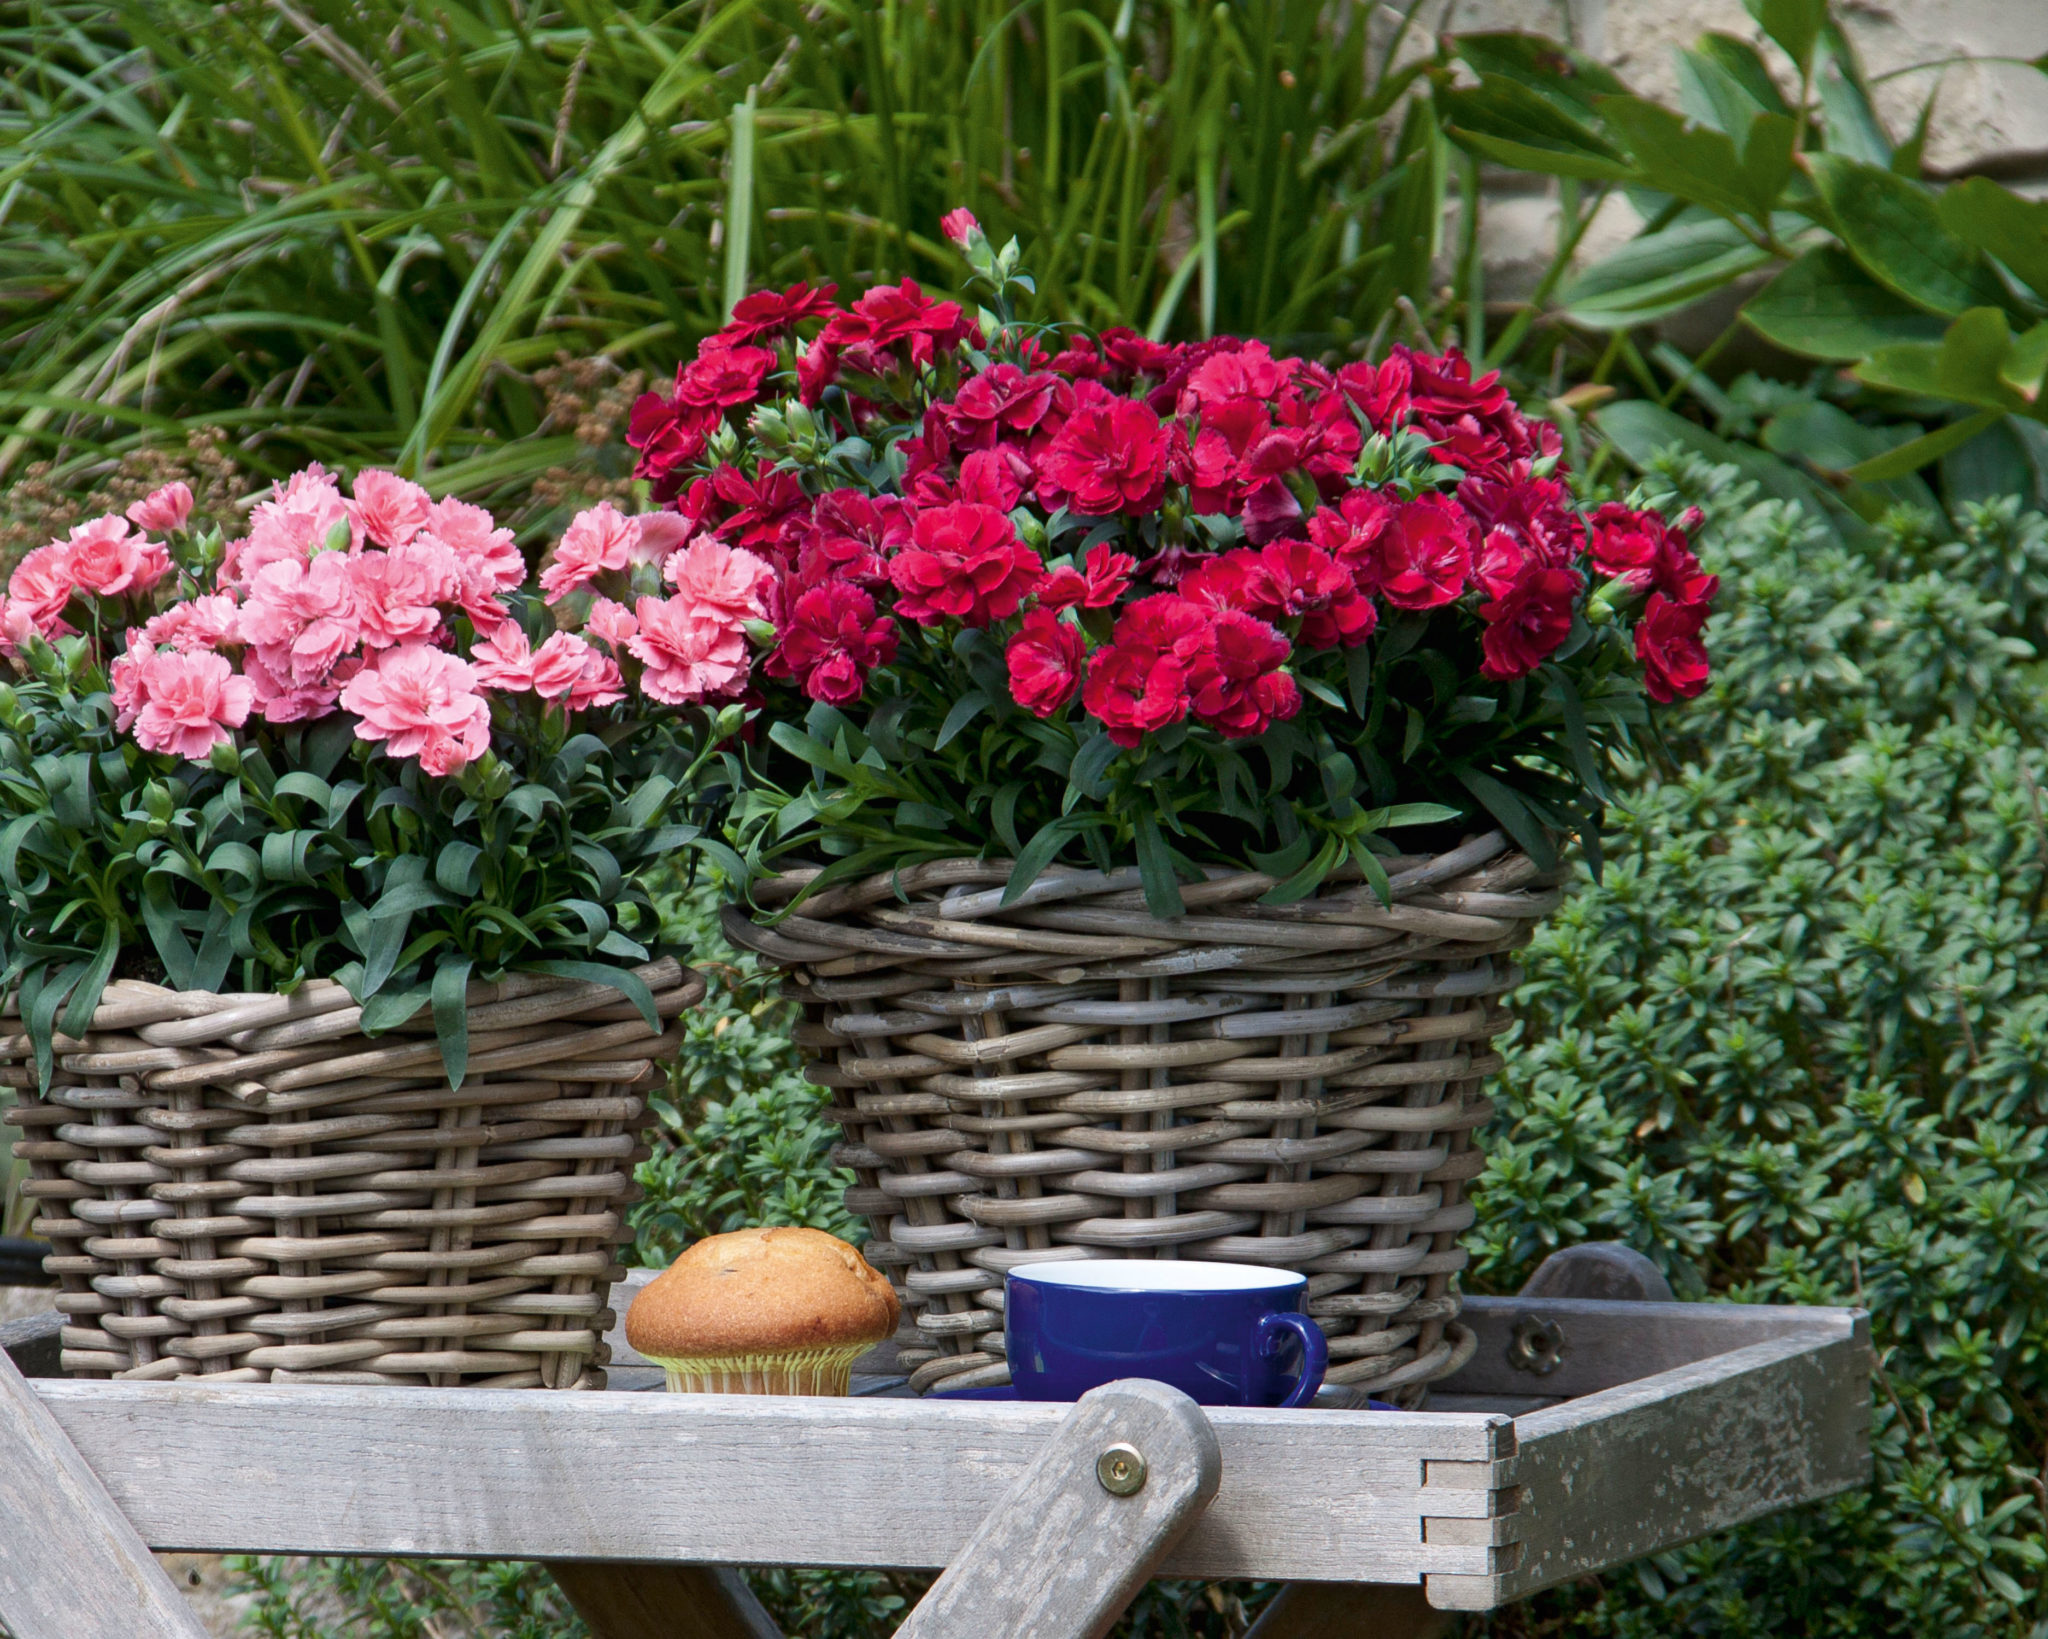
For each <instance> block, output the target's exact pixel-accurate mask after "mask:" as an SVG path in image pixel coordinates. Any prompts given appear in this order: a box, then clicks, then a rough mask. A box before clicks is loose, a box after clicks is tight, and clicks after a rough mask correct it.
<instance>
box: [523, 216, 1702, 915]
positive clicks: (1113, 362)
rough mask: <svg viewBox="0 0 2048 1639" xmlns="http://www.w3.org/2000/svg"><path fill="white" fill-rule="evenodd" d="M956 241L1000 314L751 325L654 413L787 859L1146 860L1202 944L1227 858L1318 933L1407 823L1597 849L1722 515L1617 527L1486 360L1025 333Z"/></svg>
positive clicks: (990, 251)
mask: <svg viewBox="0 0 2048 1639" xmlns="http://www.w3.org/2000/svg"><path fill="white" fill-rule="evenodd" d="M946 228H947V232H948V236H949V237H951V238H952V239H953V240H954V242H955V243H956V244H957V245H958V246H959V247H960V249H961V250H962V251H963V252H964V254H965V255H966V257H967V259H968V261H969V263H970V265H971V266H972V268H973V269H974V272H975V275H976V287H977V288H978V289H979V290H980V291H981V292H982V293H983V295H984V297H985V301H986V305H985V306H982V307H980V308H979V310H978V311H975V310H970V309H969V308H968V307H965V306H963V305H962V304H960V303H958V302H954V301H941V300H935V299H932V298H930V297H928V296H926V295H925V294H924V293H923V292H922V291H921V290H920V289H919V288H918V286H917V285H916V284H915V283H913V282H911V281H910V280H907V279H906V280H904V281H903V282H902V283H901V284H900V285H897V286H893V287H891V286H882V287H878V288H876V289H873V290H870V291H868V292H867V293H866V294H864V295H862V296H860V297H859V298H858V299H857V300H854V301H852V302H851V303H850V304H845V305H842V304H840V303H839V302H838V301H837V300H836V291H835V290H834V289H833V288H831V287H827V288H824V289H814V288H811V287H808V286H805V285H801V284H799V285H794V286H791V287H790V288H789V289H787V290H784V291H782V292H780V293H763V294H759V295H754V296H750V297H748V298H746V299H745V300H744V301H742V302H741V303H739V305H738V307H737V308H736V309H735V311H734V313H733V316H732V319H731V321H730V323H729V324H728V325H727V326H726V327H725V328H724V329H723V330H722V331H720V332H719V333H718V334H716V335H714V336H712V337H711V338H710V339H708V340H707V341H706V342H704V343H703V345H702V346H701V347H700V348H699V349H698V351H697V354H696V356H695V358H694V359H692V360H690V361H688V362H686V363H685V364H683V365H682V366H681V367H680V368H679V369H678V370H677V373H676V378H675V384H674V387H673V390H672V391H669V392H666V393H657V394H649V395H647V396H646V397H644V398H643V399H641V401H640V402H639V404H638V405H637V406H636V407H635V410H634V413H633V417H632V423H631V429H630V433H629V441H630V442H631V443H632V444H633V445H634V446H635V447H636V448H637V449H638V450H639V452H640V464H639V467H638V469H637V470H638V473H639V475H640V476H642V477H644V478H646V479H647V480H648V481H649V482H650V483H651V484H652V486H653V490H654V494H655V496H656V497H657V499H659V500H661V501H662V502H664V503H665V504H666V506H667V507H668V508H669V509H670V512H671V514H672V515H673V516H674V517H675V518H676V519H677V520H678V523H677V525H676V530H677V535H678V538H679V539H683V540H687V541H688V542H689V543H690V544H689V546H688V547H687V548H686V551H687V553H689V554H692V555H695V556H696V557H699V558H701V560H702V563H703V565H704V567H703V570H702V572H701V575H700V576H699V578H698V579H697V580H696V581H695V582H693V584H694V585H695V586H696V587H697V588H698V590H697V592H696V594H695V595H696V596H698V597H699V598H700V599H702V600H703V602H704V606H705V609H706V611H709V613H708V614H707V615H706V616H705V617H704V618H708V619H712V620H713V621H714V623H715V621H717V620H724V621H726V622H727V628H726V629H728V630H729V629H730V623H731V620H732V618H733V617H735V616H737V615H738V614H739V613H740V612H741V611H742V606H743V605H746V606H747V607H748V608H749V609H751V608H753V607H754V606H753V605H751V604H748V602H747V597H746V596H744V595H742V592H741V588H742V587H745V588H749V589H751V588H755V587H758V588H760V589H761V593H760V600H759V611H760V614H761V616H762V617H763V618H761V619H758V620H756V621H755V622H754V623H753V624H752V625H750V626H749V627H748V630H749V632H750V634H751V636H752V640H753V642H754V644H755V645H756V650H755V652H756V654H757V655H758V658H759V662H760V663H759V664H758V666H752V667H750V666H748V665H745V664H740V665H737V666H733V667H730V668H725V667H719V666H713V667H709V668H699V669H696V670H692V669H690V666H689V663H688V662H686V661H684V660H681V659H679V660H678V661H677V666H678V668H679V669H678V672H677V675H678V676H684V677H687V679H688V682H687V684H686V685H685V689H686V692H688V693H690V694H693V695H694V697H696V698H701V699H705V700H722V699H744V700H746V701H748V702H750V703H752V704H754V705H756V706H758V708H759V711H760V716H761V718H762V719H764V720H765V721H763V722H762V723H760V724H757V728H764V729H765V731H766V732H765V733H758V732H757V733H756V734H754V735H752V736H750V738H749V742H748V744H747V746H746V748H745V749H744V751H736V752H734V753H733V754H731V755H730V756H728V758H727V761H726V766H727V775H726V779H727V783H728V785H729V787H730V795H731V798H732V809H731V817H730V822H729V826H728V835H729V836H730V837H731V839H732V840H733V841H734V842H735V843H736V845H737V846H738V847H739V848H740V850H741V851H742V852H743V853H744V854H745V855H746V856H747V858H746V862H747V864H748V865H749V866H750V867H752V868H755V869H760V868H765V867H766V866H767V865H768V863H769V862H770V861H771V860H772V859H773V858H775V857H776V856H778V855H780V854H784V853H786V852H789V851H792V850H802V851H805V852H809V853H813V854H815V853H818V852H823V853H824V854H826V855H828V856H836V864H835V867H834V869H833V872H832V875H834V876H837V875H843V874H848V873H853V872H867V871H872V870H874V869H877V868H882V867H886V866H889V865H892V864H900V863H905V862H908V861H911V860H915V859H923V858H932V857H938V856H941V855H947V854H959V853H963V852H981V853H998V852H1000V853H1003V854H1007V855H1009V856H1012V857H1014V858H1015V859H1016V861H1017V862H1018V863H1017V868H1016V869H1017V874H1016V876H1015V878H1014V880H1013V887H1015V888H1021V886H1022V885H1023V883H1024V882H1026V881H1028V880H1029V879H1030V877H1031V876H1033V875H1035V874H1036V873H1037V872H1038V871H1040V870H1042V869H1043V868H1044V867H1045V866H1046V865H1047V864H1048V863H1050V862H1051V861H1052V860H1053V859H1055V858H1057V857H1059V856H1060V855H1061V854H1063V853H1067V854H1071V855H1073V856H1076V857H1079V856H1086V857H1088V858H1089V859H1091V860H1093V861H1094V862H1096V863H1098V864H1100V865H1104V866H1107V865H1109V864H1110V863H1112V862H1115V861H1120V860H1125V859H1128V858H1129V857H1130V856H1131V854H1132V853H1135V855H1136V857H1137V859H1138V861H1139V863H1140V865H1141V866H1142V867H1143V868H1144V872H1145V879H1146V885H1147V895H1148V899H1149V902H1150V903H1151V904H1152V906H1153V908H1154V909H1155V910H1156V911H1160V912H1162V913H1170V912H1171V911H1173V910H1174V909H1175V908H1176V906H1177V904H1178V894H1177V889H1176V888H1175V881H1176V879H1177V878H1178V879H1187V878H1189V877H1191V876H1193V875H1195V874H1196V873H1197V872H1198V870H1199V868H1200V867H1201V866H1202V865H1205V864H1223V865H1234V866H1237V867H1239V868H1242V867H1243V866H1245V865H1246V864H1247V863H1249V864H1252V865H1255V866H1257V867H1258V868H1260V869H1264V870H1267V871H1270V872H1272V873H1273V874H1274V875H1275V876H1276V877H1278V878H1282V879H1284V880H1283V881H1282V882H1281V883H1280V885H1279V886H1278V887H1276V889H1275V897H1277V898H1283V899H1284V898H1287V897H1294V896H1298V895H1301V894H1305V893H1308V892H1311V891H1313V890H1314V889H1315V887H1316V886H1317V885H1318V884H1319V883H1320V882H1322V881H1323V880H1324V879H1325V878H1326V877H1328V876H1329V874H1330V873H1331V872H1332V871H1333V870H1338V869H1340V868H1341V869H1343V870H1345V871H1347V872H1354V871H1355V872H1356V873H1359V874H1363V875H1364V876H1365V877H1367V878H1368V879H1370V880H1374V881H1378V880H1379V872H1378V867H1377V864H1376V861H1375V858H1374V853H1375V850H1376V849H1385V846H1386V845H1385V844H1384V843H1383V842H1381V841H1380V838H1379V833H1380V832H1381V831H1382V830H1383V829H1385V828H1388V827H1392V826H1400V825H1410V826H1413V825H1430V824H1434V825H1438V826H1444V827H1448V826H1450V825H1452V824H1453V822H1468V821H1478V822H1481V823H1498V824H1499V825H1501V826H1502V827H1504V828H1505V829H1506V830H1507V831H1508V832H1509V833H1511V834H1512V835H1513V836H1514V837H1515V838H1516V839H1517V840H1518V841H1520V842H1521V843H1522V845H1523V846H1525V847H1527V848H1529V849H1530V850H1531V851H1532V852H1535V853H1537V854H1538V855H1539V856H1544V855H1547V854H1548V853H1549V852H1550V849H1551V845H1552V843H1553V841H1554V840H1555V839H1556V838H1557V837H1559V836H1561V835H1563V834H1566V833H1570V832H1577V833H1578V834H1579V835H1580V836H1581V837H1582V838H1584V839H1586V840H1587V841H1588V842H1589V843H1591V844H1593V845H1594V846H1595V847H1597V827H1598V818H1599V807H1600V804H1601V801H1602V799H1603V796H1604V786H1603V780H1604V775H1605V771H1606V768H1607V766H1608V764H1609V761H1610V759H1611V758H1612V757H1613V756H1614V755H1615V754H1616V753H1617V752H1619V751H1622V750H1624V749H1625V748H1626V746H1627V745H1628V743H1629V740H1630V738H1631V736H1632V735H1633V734H1635V733H1637V732H1639V731H1640V730H1641V729H1642V728H1643V726H1644V725H1645V724H1646V723H1647V721H1648V709H1647V707H1646V705H1645V702H1644V699H1643V696H1644V695H1646V694H1647V696H1648V697H1649V699H1650V700H1652V701H1658V702H1669V701H1672V700H1676V699H1680V698H1683V697H1686V696H1691V695H1695V694H1698V693H1699V692H1700V691H1701V690H1702V689H1703V688H1704V687H1705V685H1706V682H1707V677H1708V661H1707V653H1706V649H1705V647H1704V645H1703V642H1702V629H1703V627H1704V626H1705V623H1706V620H1707V614H1708V608H1709V605H1710V603H1711V601H1712V599H1713V597H1714V594H1715V591H1716V588H1717V582H1716V580H1715V578H1714V577H1713V576H1711V575H1707V574H1704V573H1703V572H1702V570H1701V568H1700V565H1699V562H1698V560H1697V559H1696V558H1695V557H1694V555H1693V553H1692V550H1691V548H1690V546H1689V544H1688V541H1687V535H1686V531H1687V527H1688V523H1689V520H1685V519H1680V520H1677V521H1667V520H1666V519H1665V518H1664V517H1662V516H1660V515H1659V514H1657V513H1656V512H1653V511H1645V510H1639V509H1636V508H1632V507H1628V506H1623V505H1620V504H1615V503H1609V504H1605V505H1599V506H1596V507H1593V508H1591V510H1588V508H1587V505H1586V504H1585V502H1584V500H1583V499H1582V495H1581V493H1580V491H1578V490H1577V489H1575V488H1574V485H1573V481H1572V479H1571V477H1570V475H1569V474H1568V473H1567V471H1566V469H1565V466H1564V464H1563V462H1562V460H1561V458H1560V444H1559V437H1558V434H1557V431H1556V429H1555V428H1554V427H1552V426H1550V425H1548V424H1546V423H1543V422H1540V421H1534V420H1531V419H1529V418H1527V417H1525V416H1524V415H1523V414H1522V413H1521V411H1520V410H1518V409H1517V408H1516V406H1515V405H1514V403H1513V402H1512V401H1511V400H1510V398H1509V395H1508V391H1507V389H1506V388H1505V387H1504V386H1503V385H1502V383H1501V381H1500V379H1499V377H1498V376H1497V375H1494V374H1476V373H1475V372H1474V371H1473V369H1472V368H1471V366H1470V364H1469V363H1468V361H1467V360H1466V359H1465V358H1464V357H1462V356H1461V355H1460V354H1459V353H1458V352H1456V351H1455V350H1447V351H1445V352H1443V353H1432V352H1422V351H1417V350H1414V349H1412V348H1408V347H1402V346H1397V347H1394V348H1392V349H1391V350H1390V351H1389V352H1388V353H1387V355H1386V356H1385V357H1384V358H1381V359H1378V360H1376V361H1368V360H1362V359H1360V360H1352V361H1348V362H1344V361H1327V360H1318V359H1308V358H1291V357H1276V356H1274V354H1273V353H1272V352H1271V351H1270V350H1269V348H1268V347H1267V346H1266V345H1265V344H1263V343H1261V342H1258V341H1251V340H1241V339H1239V338H1236V337H1217V338H1215V339H1213V340H1210V341H1205V342H1199V343H1193V344H1166V343H1161V342H1157V341H1151V340H1147V339H1146V338H1144V337H1141V336H1138V335H1134V334H1132V333H1131V332H1130V331H1128V330H1111V331H1108V332H1105V333H1103V334H1100V335H1094V334H1090V333H1088V332H1086V331H1083V330H1080V329H1078V328H1076V327H1073V326H1065V325H1059V326H1053V325H1044V324H1034V323H1025V322H1020V321H1019V320H1018V319H1016V318H1015V317H1014V316H1013V313H1012V308H1011V297H1012V295H1013V293H1016V292H1020V291H1030V290H1031V285H1030V282H1029V280H1028V279H1027V278H1026V277H1024V276H1023V275H1021V274H1020V273H1019V272H1018V269H1017V255H1016V248H1015V245H1014V244H1012V245H1011V246H1008V247H1006V248H1005V249H1004V250H1002V251H1001V252H997V251H996V250H995V249H994V248H993V247H992V246H990V245H989V243H988V242H987V241H986V239H985V238H983V236H982V235H981V233H980V230H979V228H978V227H977V226H976V225H975V224H974V222H973V219H972V218H971V217H970V216H968V215H967V214H966V213H965V212H955V213H952V215H950V216H949V217H948V218H947V222H946ZM567 556H568V551H567V543H565V546H564V552H563V555H562V557H558V559H557V568H556V574H557V576H558V577H559V585H560V586H562V587H567V586H568V585H569V584H570V583H571V581H572V580H575V579H576V577H578V576H581V575H582V571H581V569H580V568H578V569H576V570H574V571H573V572H572V573H570V574H566V575H565V574H564V573H563V571H562V569H561V564H562V562H563V561H564V559H565V558H566V557H567ZM601 556H602V555H601V554H593V555H590V556H589V557H588V558H587V559H585V558H579V559H578V560H577V562H578V564H582V563H584V562H586V561H587V562H590V563H595V562H598V561H599V560H600V558H601ZM605 561H609V560H605ZM714 564H715V565H717V566H718V567H717V568H716V569H715V571H714V569H713V567H712V566H713V565H714ZM582 578H583V579H584V580H588V579H589V578H590V577H587V576H584V577H582ZM714 581H715V582H717V584H718V585H720V586H722V587H724V588H726V590H725V591H724V592H722V593H718V594H714V593H713V591H712V590H711V589H710V588H711V586H712V584H713V582H714ZM721 598H722V599H723V601H720V599H721ZM640 618H641V630H642V632H643V633H645V632H646V631H647V620H646V617H645V615H644V614H643V615H642V616H641V617H640ZM699 618H700V617H699V616H698V615H697V614H695V613H692V612H691V611H689V610H687V609H686V610H685V611H684V613H683V615H682V617H681V620H680V622H679V624H678V626H677V631H676V634H675V636H674V637H673V638H672V639H671V638H670V637H668V636H666V635H665V636H663V637H662V638H660V639H659V640H658V641H659V642H661V643H664V644H668V643H671V642H672V643H673V644H674V646H675V649H674V652H675V653H676V654H677V655H678V656H681V655H683V654H685V653H687V652H688V647H689V642H690V640H691V634H692V632H693V631H695V630H696V623H697V622H698V621H699Z"/></svg>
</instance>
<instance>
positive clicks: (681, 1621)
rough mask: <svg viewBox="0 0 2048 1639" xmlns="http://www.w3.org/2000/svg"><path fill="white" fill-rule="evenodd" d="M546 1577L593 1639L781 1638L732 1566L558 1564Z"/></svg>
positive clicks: (552, 1565) (550, 1566)
mask: <svg viewBox="0 0 2048 1639" xmlns="http://www.w3.org/2000/svg"><path fill="white" fill-rule="evenodd" d="M548 1574H549V1575H550V1576H552V1577H553V1578H554V1579H555V1583H556V1585H557V1586H558V1587H559V1588H560V1589H561V1590H562V1592H563V1593H564V1594H566V1595H567V1596H568V1600H569V1603H570V1604H572V1605H574V1606H575V1607H576V1614H577V1615H578V1616H580V1617H582V1618H583V1625H584V1626H585V1627H587V1628H589V1629H590V1634H591V1639H782V1630H781V1629H780V1628H778V1627H777V1626H776V1625H775V1619H774V1618H773V1617H772V1616H770V1615H769V1614H768V1613H767V1611H765V1610H763V1609H762V1607H761V1601H760V1600H758V1599H756V1598H755V1597H754V1592H753V1590H752V1589H751V1588H749V1587H748V1586H747V1582H746V1578H745V1577H743V1576H741V1575H740V1573H739V1572H738V1571H736V1570H734V1569H733V1568H732V1567H731V1566H729V1565H617V1564H590V1563H588V1562H586V1561H581V1560H563V1559H557V1560H551V1561H549V1563H548Z"/></svg>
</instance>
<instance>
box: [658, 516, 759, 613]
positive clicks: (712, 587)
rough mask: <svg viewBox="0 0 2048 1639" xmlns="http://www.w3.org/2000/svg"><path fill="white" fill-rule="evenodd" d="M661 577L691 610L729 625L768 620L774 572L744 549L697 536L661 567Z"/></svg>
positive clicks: (706, 536)
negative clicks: (719, 619) (713, 615)
mask: <svg viewBox="0 0 2048 1639" xmlns="http://www.w3.org/2000/svg"><path fill="white" fill-rule="evenodd" d="M662 576H663V578H664V579H666V580H667V581H668V583H669V585H671V586H673V587H674V588H675V589H676V596H677V597H678V598H681V599H682V600H683V601H684V602H685V603H687V604H688V605H689V606H690V607H691V608H692V609H695V610H698V611H700V612H701V613H704V614H715V615H717V616H719V617H720V618H722V619H724V620H725V621H727V622H728V623H730V624H733V625H738V624H739V623H740V622H742V621H747V620H766V619H767V618H768V593H769V590H770V588H772V587H773V586H774V585H775V571H774V570H773V569H771V568H769V567H768V565H767V564H766V563H764V562H763V561H762V560H761V559H759V558H757V557H755V556H754V554H753V553H751V552H749V551H747V550H746V548H744V547H735V546H727V545H726V544H725V543H724V542H723V541H719V540H714V539H713V538H712V537H710V536H709V535H700V536H699V537H698V538H697V539H696V540H694V541H692V542H691V543H690V544H689V545H688V546H686V547H684V548H683V549H682V551H680V552H678V553H676V554H674V555H673V556H672V557H671V558H670V559H669V560H668V562H667V563H665V564H663V565H662Z"/></svg>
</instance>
